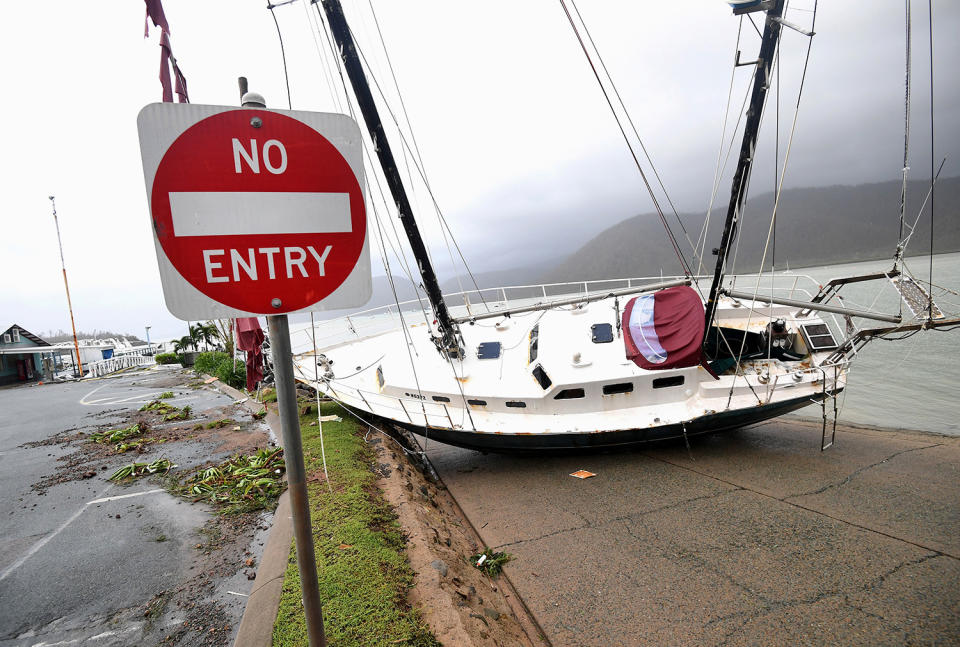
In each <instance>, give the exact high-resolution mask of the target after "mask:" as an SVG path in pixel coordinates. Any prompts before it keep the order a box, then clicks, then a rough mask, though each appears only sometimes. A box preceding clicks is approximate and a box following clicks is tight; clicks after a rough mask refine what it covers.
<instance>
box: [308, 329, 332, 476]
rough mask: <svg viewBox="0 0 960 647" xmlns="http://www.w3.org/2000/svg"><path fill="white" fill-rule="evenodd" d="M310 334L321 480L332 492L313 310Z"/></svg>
mask: <svg viewBox="0 0 960 647" xmlns="http://www.w3.org/2000/svg"><path fill="white" fill-rule="evenodd" d="M310 335H311V338H312V341H313V376H314V381H315V382H316V384H317V386H316V388H315V390H316V392H317V431H318V432H319V434H320V457H321V459H322V460H323V480H325V481H326V482H327V488H329V490H330V492H331V493H332V492H333V486H332V485H331V484H330V474H329V473H327V450H326V449H324V447H323V416H322V415H321V413H320V364H319V363H318V362H317V327H316V324H314V322H313V312H311V313H310Z"/></svg>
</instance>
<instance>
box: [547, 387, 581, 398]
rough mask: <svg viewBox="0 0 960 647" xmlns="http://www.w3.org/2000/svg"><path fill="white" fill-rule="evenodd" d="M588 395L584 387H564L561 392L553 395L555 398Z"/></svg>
mask: <svg viewBox="0 0 960 647" xmlns="http://www.w3.org/2000/svg"><path fill="white" fill-rule="evenodd" d="M583 397H586V394H585V393H584V392H583V389H564V390H563V391H561V392H560V393H558V394H556V395H555V396H553V399H554V400H576V399H577V398H583Z"/></svg>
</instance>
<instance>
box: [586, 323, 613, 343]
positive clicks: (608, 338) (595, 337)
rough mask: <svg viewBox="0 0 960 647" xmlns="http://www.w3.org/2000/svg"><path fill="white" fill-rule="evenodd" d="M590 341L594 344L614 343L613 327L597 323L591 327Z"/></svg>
mask: <svg viewBox="0 0 960 647" xmlns="http://www.w3.org/2000/svg"><path fill="white" fill-rule="evenodd" d="M590 339H591V341H593V343H594V344H609V343H610V342H612V341H613V325H612V324H608V323H596V324H593V325H592V326H590Z"/></svg>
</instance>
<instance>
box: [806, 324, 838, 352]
mask: <svg viewBox="0 0 960 647" xmlns="http://www.w3.org/2000/svg"><path fill="white" fill-rule="evenodd" d="M800 330H802V331H803V337H804V341H806V342H807V348H809V349H810V352H811V353H816V352H819V351H824V350H833V349H834V348H836V347H837V342H836V341H835V340H834V338H833V335H832V334H831V333H830V328H828V327H827V324H804V325H802V326H800Z"/></svg>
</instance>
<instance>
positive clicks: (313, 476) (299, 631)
mask: <svg viewBox="0 0 960 647" xmlns="http://www.w3.org/2000/svg"><path fill="white" fill-rule="evenodd" d="M307 402H308V401H306V400H305V401H304V402H302V403H301V407H302V406H303V405H304V404H306V403H307ZM305 409H306V410H307V413H306V414H304V415H303V416H302V417H301V419H300V429H301V432H302V434H303V448H304V460H305V463H306V468H307V479H308V493H309V500H310V516H311V521H312V523H313V536H314V549H315V552H316V556H317V575H318V578H319V582H320V598H321V601H322V605H323V619H324V629H325V631H326V635H327V641H328V643H329V644H330V645H337V647H370V646H376V645H384V646H386V645H413V646H415V647H437V646H439V644H440V643H439V642H437V640H436V639H435V638H434V637H433V635H432V634H431V633H430V630H429V629H428V628H427V626H426V624H425V623H424V622H423V620H422V618H421V617H420V614H419V613H418V612H417V610H415V609H413V608H411V607H410V606H409V604H407V601H406V599H407V590H408V589H409V588H410V587H411V586H412V585H413V572H412V571H411V569H410V565H409V563H408V561H407V557H406V553H405V552H404V547H405V540H404V536H403V532H402V531H401V529H400V527H399V525H398V524H397V521H396V516H395V515H394V513H393V511H392V509H391V508H390V506H389V505H388V504H387V503H386V501H384V499H383V495H382V493H381V492H380V489H379V488H378V487H377V483H376V475H375V474H374V472H373V469H372V467H373V465H374V463H375V460H374V454H373V451H372V450H371V449H370V447H369V446H368V445H367V444H366V443H365V442H364V440H363V435H364V432H365V430H364V429H362V428H361V427H360V426H359V425H358V424H357V423H356V422H354V420H353V419H352V418H350V417H349V414H347V413H346V412H345V411H343V410H342V409H341V408H340V406H339V405H337V404H335V403H325V404H324V405H323V410H322V413H323V414H324V415H330V414H334V413H337V414H339V415H340V416H341V417H342V418H343V420H342V421H341V422H325V423H323V436H324V441H325V444H326V450H327V451H326V455H327V468H328V472H329V474H330V483H331V485H332V486H333V492H332V493H331V492H330V490H329V489H328V488H327V484H326V483H324V482H323V466H322V464H321V457H320V433H319V430H318V428H317V427H311V426H309V425H310V423H311V422H314V421H315V420H316V407H315V406H310V407H308V408H307V407H305ZM301 410H303V409H301ZM300 597H301V592H300V576H299V572H298V570H297V562H296V551H295V550H293V549H291V552H290V558H289V562H288V565H287V572H286V575H285V577H284V582H283V594H282V597H281V599H280V610H279V612H278V614H277V620H276V623H275V625H274V628H273V645H274V646H275V647H288V646H289V647H292V646H294V645H298V646H299V645H305V644H307V633H306V624H305V621H304V616H303V607H302V605H301V602H300Z"/></svg>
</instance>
